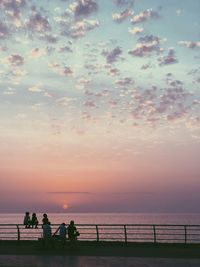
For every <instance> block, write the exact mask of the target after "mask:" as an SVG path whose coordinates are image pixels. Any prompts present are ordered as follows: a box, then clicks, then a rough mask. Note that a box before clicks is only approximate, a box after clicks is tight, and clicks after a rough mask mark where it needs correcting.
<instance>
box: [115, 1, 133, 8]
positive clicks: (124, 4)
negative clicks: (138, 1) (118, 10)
mask: <svg viewBox="0 0 200 267" xmlns="http://www.w3.org/2000/svg"><path fill="white" fill-rule="evenodd" d="M114 3H115V4H116V5H117V6H129V7H133V6H134V4H135V0H114Z"/></svg>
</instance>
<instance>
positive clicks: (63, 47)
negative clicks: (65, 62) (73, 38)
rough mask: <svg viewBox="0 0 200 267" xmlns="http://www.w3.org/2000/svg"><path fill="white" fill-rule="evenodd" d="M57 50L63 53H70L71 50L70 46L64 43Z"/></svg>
mask: <svg viewBox="0 0 200 267" xmlns="http://www.w3.org/2000/svg"><path fill="white" fill-rule="evenodd" d="M59 52H60V53H64V52H69V53H72V52H73V50H72V48H71V47H70V46H68V45H65V46H61V47H60V48H59Z"/></svg>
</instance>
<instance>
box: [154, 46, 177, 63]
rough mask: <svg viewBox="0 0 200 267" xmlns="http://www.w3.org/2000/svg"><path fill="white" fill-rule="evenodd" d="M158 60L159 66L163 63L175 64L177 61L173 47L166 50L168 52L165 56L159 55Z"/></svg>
mask: <svg viewBox="0 0 200 267" xmlns="http://www.w3.org/2000/svg"><path fill="white" fill-rule="evenodd" d="M158 61H159V62H160V63H159V65H160V66H164V65H170V64H175V63H177V62H178V59H177V58H176V54H175V51H174V49H173V48H170V49H169V50H168V54H167V55H166V56H161V57H159V59H158Z"/></svg>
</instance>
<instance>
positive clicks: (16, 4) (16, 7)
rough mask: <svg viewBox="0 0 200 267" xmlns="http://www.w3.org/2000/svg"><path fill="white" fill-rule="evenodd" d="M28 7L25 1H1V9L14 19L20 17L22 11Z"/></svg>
mask: <svg viewBox="0 0 200 267" xmlns="http://www.w3.org/2000/svg"><path fill="white" fill-rule="evenodd" d="M25 6H26V1H25V0H1V1H0V9H1V10H5V11H6V13H7V14H8V15H10V16H12V17H13V18H18V17H19V16H20V12H21V9H22V8H24V7H25Z"/></svg>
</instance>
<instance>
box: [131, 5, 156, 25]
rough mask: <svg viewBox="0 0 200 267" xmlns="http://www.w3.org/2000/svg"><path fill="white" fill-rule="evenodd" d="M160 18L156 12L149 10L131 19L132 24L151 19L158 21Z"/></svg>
mask: <svg viewBox="0 0 200 267" xmlns="http://www.w3.org/2000/svg"><path fill="white" fill-rule="evenodd" d="M159 17H160V15H159V13H158V12H157V11H154V10H153V9H152V8H150V9H147V10H144V11H142V12H141V13H139V14H138V15H135V16H133V17H132V18H131V23H132V24H137V23H142V22H145V21H147V20H150V19H158V18H159Z"/></svg>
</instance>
